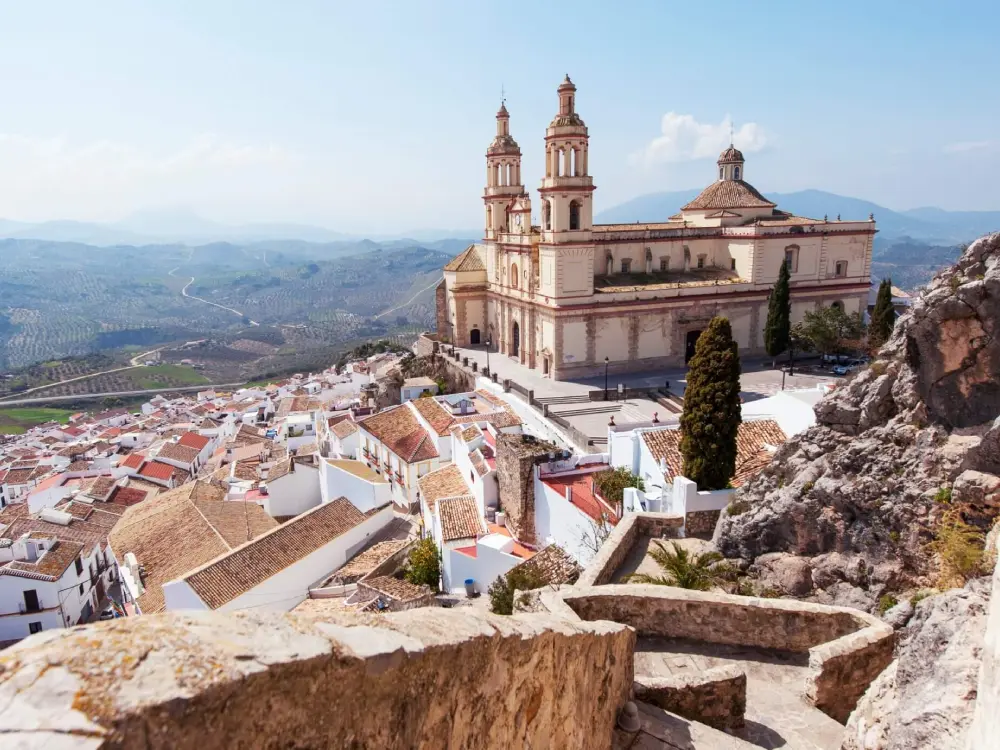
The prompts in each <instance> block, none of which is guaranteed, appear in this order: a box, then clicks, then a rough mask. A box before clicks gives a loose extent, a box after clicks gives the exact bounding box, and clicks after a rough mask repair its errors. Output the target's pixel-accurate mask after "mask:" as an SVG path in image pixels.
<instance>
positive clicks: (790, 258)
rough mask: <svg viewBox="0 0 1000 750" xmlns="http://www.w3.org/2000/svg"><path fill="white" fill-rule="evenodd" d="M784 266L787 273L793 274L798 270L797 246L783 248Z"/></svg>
mask: <svg viewBox="0 0 1000 750" xmlns="http://www.w3.org/2000/svg"><path fill="white" fill-rule="evenodd" d="M785 265H786V266H788V272H789V273H795V272H796V271H798V270H799V248H798V245H791V246H789V247H786V248H785Z"/></svg>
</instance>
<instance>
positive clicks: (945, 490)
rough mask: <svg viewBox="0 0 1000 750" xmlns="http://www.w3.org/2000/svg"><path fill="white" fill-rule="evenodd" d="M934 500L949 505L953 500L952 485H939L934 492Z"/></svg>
mask: <svg viewBox="0 0 1000 750" xmlns="http://www.w3.org/2000/svg"><path fill="white" fill-rule="evenodd" d="M934 502H936V503H941V504H942V505H947V504H949V503H950V502H951V487H947V486H945V487H939V488H938V491H937V492H935V493H934Z"/></svg>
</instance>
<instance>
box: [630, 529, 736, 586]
mask: <svg viewBox="0 0 1000 750" xmlns="http://www.w3.org/2000/svg"><path fill="white" fill-rule="evenodd" d="M654 543H655V545H656V548H655V549H650V550H649V556H650V557H652V558H653V560H655V561H656V564H657V565H659V566H660V568H661V569H662V570H663V573H664V575H662V576H651V575H648V574H646V573H633V574H632V575H630V576H629V577H628V579H627V580H628V582H629V583H653V584H656V585H657V586H676V587H677V588H682V589H695V590H696V591H708V590H709V589H710V588H712V586H713V585H714V584H716V583H718V581H719V580H720V579H721V578H722V572H721V571H719V570H717V569H716V567H715V566H716V563H718V562H719V561H721V560H722V559H723V557H722V555H720V554H719V553H718V552H703V553H702V554H700V555H692V554H691V553H690V552H688V551H687V550H686V549H684V548H683V547H681V546H680V545H679V544H677V543H676V542H671V543H670V546H671V547H673V548H674V549H673V551H670V550H668V549H667V547H666V545H665V544H663V542H661V541H658V540H657V541H655V542H654Z"/></svg>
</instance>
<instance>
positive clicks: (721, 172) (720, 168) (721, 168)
mask: <svg viewBox="0 0 1000 750" xmlns="http://www.w3.org/2000/svg"><path fill="white" fill-rule="evenodd" d="M725 175H726V168H725V167H719V179H720V180H721V179H722V178H723V177H725Z"/></svg>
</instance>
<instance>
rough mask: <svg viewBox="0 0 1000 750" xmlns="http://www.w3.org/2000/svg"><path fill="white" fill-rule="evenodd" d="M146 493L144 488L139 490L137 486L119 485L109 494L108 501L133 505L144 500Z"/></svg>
mask: <svg viewBox="0 0 1000 750" xmlns="http://www.w3.org/2000/svg"><path fill="white" fill-rule="evenodd" d="M147 494H149V493H147V492H146V491H145V490H140V489H139V488H138V487H119V488H118V489H116V490H115V491H114V493H113V494H112V495H111V500H110V502H112V503H118V504H119V505H135V504H136V503H141V502H142V501H143V500H145V499H146V495H147Z"/></svg>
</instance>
